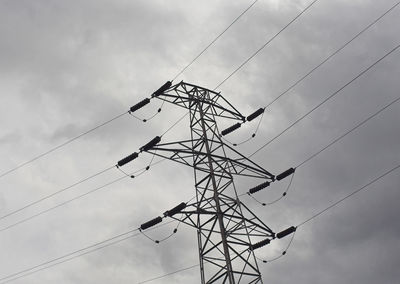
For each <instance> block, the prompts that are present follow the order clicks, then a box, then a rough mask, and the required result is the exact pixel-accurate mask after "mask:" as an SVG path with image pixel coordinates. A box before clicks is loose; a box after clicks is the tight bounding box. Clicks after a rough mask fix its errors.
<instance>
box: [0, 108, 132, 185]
mask: <svg viewBox="0 0 400 284" xmlns="http://www.w3.org/2000/svg"><path fill="white" fill-rule="evenodd" d="M127 113H128V112H124V113H121V114H119V115H117V116H115V117H113V118H111V119H109V120H107V121H105V122H103V123H102V124H99V125H97V126H95V127H93V128H91V129H89V130H87V131H85V132H83V133H81V134H79V135H78V136H75V137H73V138H71V139H69V140H67V141H65V142H64V143H61V144H60V145H58V146H56V147H53V148H51V149H49V150H47V151H46V152H43V153H42V154H39V155H37V156H35V157H33V158H32V159H30V160H28V161H26V162H23V163H21V164H19V165H18V166H16V167H14V168H12V169H9V170H7V171H5V172H3V173H2V174H0V178H2V177H4V176H6V175H8V174H10V173H12V172H15V171H16V170H18V169H20V168H22V167H24V166H26V165H28V164H30V163H33V162H34V161H36V160H38V159H40V158H42V157H44V156H47V155H49V154H50V153H52V152H54V151H56V150H58V149H60V148H62V147H64V146H66V145H68V144H70V143H71V142H73V141H75V140H77V139H79V138H81V137H82V136H84V135H86V134H89V133H90V132H93V131H95V130H96V129H99V128H100V127H102V126H104V125H106V124H109V123H111V122H112V121H114V120H116V119H118V118H120V117H122V116H124V115H125V114H127Z"/></svg>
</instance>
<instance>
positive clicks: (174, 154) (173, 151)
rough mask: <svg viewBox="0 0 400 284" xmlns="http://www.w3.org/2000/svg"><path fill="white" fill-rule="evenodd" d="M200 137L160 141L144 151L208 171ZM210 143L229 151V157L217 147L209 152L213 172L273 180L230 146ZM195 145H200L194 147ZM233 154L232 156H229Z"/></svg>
mask: <svg viewBox="0 0 400 284" xmlns="http://www.w3.org/2000/svg"><path fill="white" fill-rule="evenodd" d="M200 142H201V139H195V140H183V141H177V142H169V143H162V144H161V143H160V144H157V145H156V146H154V147H152V148H151V149H148V150H147V151H145V152H148V153H151V154H153V155H156V156H159V157H163V158H166V159H169V160H172V161H175V162H178V163H181V164H184V165H187V166H190V167H196V169H198V170H204V171H208V169H207V166H208V162H209V161H208V160H207V158H208V153H207V152H206V150H205V149H204V147H203V145H204V144H202V143H200ZM210 143H213V144H214V145H216V144H218V143H220V144H221V146H222V145H223V146H224V148H225V152H227V154H228V152H229V154H231V155H230V157H228V155H227V156H222V155H219V154H217V150H218V147H216V148H214V150H213V151H212V152H211V153H210V157H211V159H212V160H213V162H214V163H215V164H216V165H217V167H215V168H214V173H215V174H229V175H231V174H232V175H240V176H247V177H254V178H262V179H268V180H271V181H274V180H275V176H274V175H273V174H271V173H270V172H269V171H267V170H265V169H264V168H263V167H261V166H259V165H258V164H256V163H255V162H253V161H251V160H250V159H248V158H246V157H245V156H243V155H242V154H240V153H239V152H238V151H236V150H235V149H233V148H232V147H230V146H228V145H226V144H222V142H221V141H218V140H212V141H210ZM196 145H201V146H200V147H196ZM232 156H233V158H231V157H232ZM193 158H195V159H196V161H195V163H194V164H195V166H194V165H193Z"/></svg>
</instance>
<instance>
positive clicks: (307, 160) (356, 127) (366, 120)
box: [296, 97, 400, 168]
mask: <svg viewBox="0 0 400 284" xmlns="http://www.w3.org/2000/svg"><path fill="white" fill-rule="evenodd" d="M399 100H400V97H398V98H397V99H395V100H393V101H391V102H390V103H389V104H387V105H385V106H384V107H382V108H381V109H379V110H378V111H377V112H375V113H374V114H372V115H370V116H368V117H367V118H366V119H364V120H363V121H361V122H359V123H358V124H357V125H355V126H354V127H352V128H351V129H349V130H348V131H346V132H345V133H343V134H342V135H340V136H339V137H337V138H335V139H334V140H333V141H332V142H330V143H329V144H327V145H326V146H324V147H323V148H321V149H320V150H319V151H317V152H315V153H314V154H312V155H310V156H309V157H308V158H306V159H305V160H304V161H302V162H301V163H300V164H298V165H297V166H296V168H299V167H301V166H302V165H304V164H305V163H307V162H309V161H310V160H311V159H313V158H315V156H317V155H319V154H321V153H322V152H323V151H325V150H326V149H328V148H329V147H330V146H332V145H333V144H335V143H337V142H338V141H340V140H342V139H343V138H344V137H346V136H347V135H349V134H350V133H352V132H353V131H354V130H356V129H358V128H359V127H361V126H362V125H364V124H365V123H367V122H368V121H369V120H371V119H373V118H375V117H376V116H377V115H378V114H380V113H381V112H383V111H384V110H386V109H387V108H389V107H390V106H391V105H393V104H395V103H397V102H398V101H399Z"/></svg>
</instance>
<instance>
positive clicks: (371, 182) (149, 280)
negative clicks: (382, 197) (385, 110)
mask: <svg viewBox="0 0 400 284" xmlns="http://www.w3.org/2000/svg"><path fill="white" fill-rule="evenodd" d="M398 168H400V164H399V165H397V166H396V167H394V168H392V169H390V170H388V171H386V172H385V173H383V174H382V175H380V176H378V177H376V178H375V179H373V180H372V181H370V182H369V183H367V184H365V185H364V186H362V187H360V188H359V189H357V190H355V191H353V192H351V193H350V194H348V195H346V196H345V197H343V198H341V199H339V200H338V201H336V202H335V203H333V204H332V205H330V206H328V207H327V208H325V209H323V210H321V211H319V212H318V213H317V214H315V215H313V216H311V217H310V218H308V219H306V220H305V221H303V222H301V223H300V224H298V225H297V226H296V227H300V226H302V225H304V224H306V223H307V222H310V221H311V220H312V219H314V218H316V217H318V216H320V215H321V214H323V213H325V212H326V211H328V210H330V209H331V208H333V207H335V206H336V205H338V204H339V203H341V202H343V201H345V200H346V199H348V198H350V197H352V196H353V195H355V194H356V193H358V192H360V191H362V190H365V189H367V187H368V186H370V185H372V184H373V183H375V182H377V181H378V180H380V179H382V178H383V177H385V176H386V175H388V174H390V173H392V172H394V171H395V170H397V169H398ZM293 238H294V235H293V236H292V239H291V240H290V242H289V245H288V246H287V248H286V250H287V249H288V248H289V246H290V245H291V244H292V241H293ZM281 256H282V255H281ZM281 256H279V257H278V258H280V257H281ZM278 258H276V259H278ZM273 260H275V259H273ZM270 261H271V260H270ZM270 261H269V262H270ZM197 266H198V264H197V265H193V266H188V267H185V268H181V269H179V270H176V271H173V272H170V273H167V274H164V275H160V276H158V277H155V278H151V279H148V280H145V281H142V282H138V284H142V283H148V282H151V281H154V280H158V279H161V278H165V277H167V276H169V275H172V274H176V273H179V272H182V271H185V270H189V269H191V268H194V267H197Z"/></svg>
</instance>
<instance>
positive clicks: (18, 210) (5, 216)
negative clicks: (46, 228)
mask: <svg viewBox="0 0 400 284" xmlns="http://www.w3.org/2000/svg"><path fill="white" fill-rule="evenodd" d="M114 167H115V166H112V167H109V168H106V169H104V170H101V171H99V172H97V173H95V174H93V175H91V176H88V177H86V178H83V179H81V180H79V181H77V182H75V183H73V184H71V185H69V186H67V187H64V188H62V189H60V190H58V191H56V192H53V193H51V194H49V195H46V196H44V197H42V198H40V199H38V200H36V201H33V202H31V203H28V204H26V205H24V206H22V207H20V208H18V209H15V210H13V211H11V212H9V213H7V214H5V215H3V216H1V217H0V220H2V219H4V218H7V217H9V216H11V215H14V214H16V213H18V212H20V211H22V210H24V209H27V208H29V207H31V206H33V205H35V204H38V203H40V202H42V201H44V200H46V199H49V198H51V197H53V196H55V195H57V194H60V193H62V192H64V191H66V190H68V189H71V188H72V187H75V186H77V185H79V184H81V183H84V182H85V181H88V180H90V179H92V178H94V177H96V176H99V175H101V174H103V173H105V172H107V171H109V170H111V169H112V168H114Z"/></svg>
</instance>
